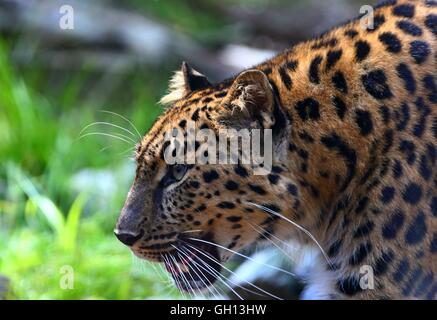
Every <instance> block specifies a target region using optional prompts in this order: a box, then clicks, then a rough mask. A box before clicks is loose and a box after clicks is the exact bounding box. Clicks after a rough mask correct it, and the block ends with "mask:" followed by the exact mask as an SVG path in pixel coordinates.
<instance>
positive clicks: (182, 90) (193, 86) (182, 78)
mask: <svg viewBox="0 0 437 320" xmlns="http://www.w3.org/2000/svg"><path fill="white" fill-rule="evenodd" d="M210 85H211V84H210V82H209V81H208V79H207V78H206V77H205V76H204V75H203V74H201V73H200V72H198V71H196V70H195V69H193V68H191V67H190V66H189V65H188V63H186V62H185V61H184V62H183V63H182V68H181V70H180V71H176V72H175V74H174V76H173V77H172V78H171V80H170V85H169V89H168V94H166V95H165V96H164V97H162V98H161V100H160V103H161V104H162V105H171V104H173V103H175V102H176V101H178V100H180V99H182V98H184V97H185V96H186V95H188V94H189V93H190V92H193V91H196V90H200V89H203V88H206V87H208V86H210Z"/></svg>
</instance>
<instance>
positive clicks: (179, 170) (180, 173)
mask: <svg viewBox="0 0 437 320" xmlns="http://www.w3.org/2000/svg"><path fill="white" fill-rule="evenodd" d="M186 172H187V166H186V165H185V164H176V165H174V166H173V167H171V173H172V175H173V178H174V179H175V180H176V181H180V180H182V178H183V177H184V176H185V173H186Z"/></svg>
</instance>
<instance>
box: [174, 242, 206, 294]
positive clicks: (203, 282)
mask: <svg viewBox="0 0 437 320" xmlns="http://www.w3.org/2000/svg"><path fill="white" fill-rule="evenodd" d="M175 249H176V250H177V251H178V253H177V255H178V256H179V258H180V259H183V257H182V256H181V254H180V253H183V252H181V251H180V250H179V249H177V248H176V247H175ZM188 259H189V258H188ZM187 264H188V268H190V267H191V265H190V262H187ZM196 268H197V267H196ZM192 271H193V272H194V273H195V274H196V276H198V277H199V279H200V281H201V282H202V284H203V285H204V287H205V288H207V290H208V292H210V293H211V290H210V287H209V286H208V285H207V284H206V283H205V281H203V278H202V277H200V276H199V274H198V273H197V272H196V270H194V269H192ZM188 274H189V276H190V278H191V280H193V283H194V285H195V286H196V290H197V292H198V294H200V295H201V296H202V298H203V299H205V300H206V297H205V294H204V293H202V291H201V290H200V289H199V288H198V287H197V284H196V283H197V282H196V280H194V278H193V276H192V275H191V272H190V271H188ZM210 284H211V283H210Z"/></svg>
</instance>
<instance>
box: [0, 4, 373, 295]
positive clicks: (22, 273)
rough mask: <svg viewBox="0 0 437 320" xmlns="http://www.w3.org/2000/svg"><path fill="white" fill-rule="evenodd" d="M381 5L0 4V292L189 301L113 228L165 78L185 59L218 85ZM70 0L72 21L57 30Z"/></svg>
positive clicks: (241, 267)
mask: <svg viewBox="0 0 437 320" xmlns="http://www.w3.org/2000/svg"><path fill="white" fill-rule="evenodd" d="M374 2H375V1H370V0H366V1H359V0H357V1H353V0H289V1H287V0H232V1H231V0H222V1H216V0H124V1H115V0H112V1H111V0H93V1H90V0H83V1H67V0H63V1H57V0H0V298H9V299H149V298H165V299H172V298H188V297H187V296H185V297H184V296H182V295H181V294H179V293H178V292H177V290H176V289H174V286H173V285H172V284H171V282H170V281H169V278H168V276H167V275H166V273H165V271H163V270H162V267H160V266H157V265H151V264H150V263H147V262H144V261H139V260H138V259H136V258H134V257H133V256H132V254H131V253H130V252H129V250H127V249H126V248H125V247H123V246H122V245H121V244H120V243H119V242H118V241H117V240H116V239H115V237H114V236H113V233H112V230H113V227H114V223H115V221H116V218H117V216H118V213H119V211H120V208H121V207H122V205H123V201H124V197H125V195H126V193H127V191H128V188H129V185H130V182H131V180H132V178H133V174H134V163H133V161H132V159H131V156H132V154H133V147H134V145H135V143H136V142H137V141H138V140H139V136H138V132H139V134H141V135H142V134H144V133H145V132H147V130H148V128H149V127H150V126H151V124H152V123H153V121H154V119H155V118H156V117H157V115H159V114H160V113H161V111H162V109H161V107H160V106H159V105H158V104H157V101H158V100H159V98H160V97H161V96H162V95H163V94H164V93H165V91H166V87H167V81H168V78H169V77H170V76H171V74H172V72H173V71H174V70H176V69H178V68H179V66H180V64H181V61H183V60H185V61H187V62H189V63H190V65H192V66H194V67H195V68H197V69H198V70H200V71H202V72H203V73H205V74H206V75H207V76H208V77H209V78H210V79H211V80H213V81H219V80H221V79H224V78H226V77H228V76H230V75H232V74H235V73H237V72H239V71H240V70H242V69H243V68H246V67H249V66H251V65H254V64H256V63H258V62H260V61H262V60H264V59H266V58H269V57H271V56H272V55H274V54H275V53H277V52H278V51H281V50H283V49H284V48H287V47H289V46H291V45H292V44H293V43H296V42H298V41H300V40H303V39H308V38H310V37H312V36H315V35H317V34H320V33H321V32H323V31H325V30H327V29H328V28H329V27H331V26H334V25H335V24H337V23H339V22H343V21H346V20H348V19H350V18H352V17H354V16H357V15H358V14H359V8H360V6H361V5H364V4H374ZM65 4H68V5H71V6H72V8H73V9H74V29H72V30H63V29H61V28H60V26H59V20H60V17H61V16H62V14H60V11H59V9H60V7H61V6H62V5H65ZM248 254H255V256H256V257H257V259H258V258H259V259H261V260H263V259H264V261H269V263H273V261H275V263H277V265H279V266H281V265H283V264H284V263H285V262H284V261H287V259H285V258H284V257H280V254H279V253H278V252H277V251H274V250H270V251H266V250H261V249H260V250H257V249H256V248H252V249H251V250H249V253H248ZM230 268H232V269H234V270H236V272H237V273H239V274H241V275H242V276H243V277H245V278H247V279H250V281H254V282H256V283H258V284H259V285H261V286H263V287H265V288H270V289H271V290H272V291H275V292H281V290H283V292H282V293H283V297H291V298H292V297H295V295H296V294H297V293H298V290H299V285H298V284H297V282H295V280H294V279H292V278H290V277H283V276H278V275H276V274H275V273H274V272H273V273H272V272H270V273H269V272H267V271H266V268H262V267H260V266H259V265H253V263H252V264H251V262H250V261H249V262H248V261H244V259H243V260H236V261H234V262H232V263H231V264H230ZM71 270H73V272H74V273H73V275H74V287H73V288H70V289H68V288H67V289H65V288H64V289H63V285H62V281H63V280H62V279H63V278H62V277H63V276H64V275H65V272H68V271H71ZM234 282H238V281H237V280H235V279H234ZM293 283H294V285H293ZM290 284H291V285H290ZM284 288H285V289H284ZM290 288H296V289H295V290H294V289H293V290H294V291H293V290H291V289H290ZM270 289H269V290H270ZM236 290H238V289H236ZM221 292H222V293H223V296H224V297H225V296H227V295H228V293H227V292H226V290H223V291H221ZM282 293H281V294H282ZM229 296H230V297H232V294H230V295H229Z"/></svg>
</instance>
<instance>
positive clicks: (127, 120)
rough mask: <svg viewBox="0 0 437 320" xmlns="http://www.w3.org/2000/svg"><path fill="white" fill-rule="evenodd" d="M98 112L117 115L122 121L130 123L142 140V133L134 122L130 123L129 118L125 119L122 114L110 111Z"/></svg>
mask: <svg viewBox="0 0 437 320" xmlns="http://www.w3.org/2000/svg"><path fill="white" fill-rule="evenodd" d="M98 112H103V113H108V114H112V115H115V116H118V117H120V118H121V119H123V120H125V121H126V122H127V123H129V124H130V126H131V127H132V128H134V130H135V131H136V133H137V134H138V137H139V138H140V139H141V138H142V136H141V134H140V132H139V131H138V129H137V127H135V125H134V124H133V123H132V121H130V120H129V119H128V118H126V117H123V116H122V115H121V114H118V113H116V112H113V111H108V110H98Z"/></svg>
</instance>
